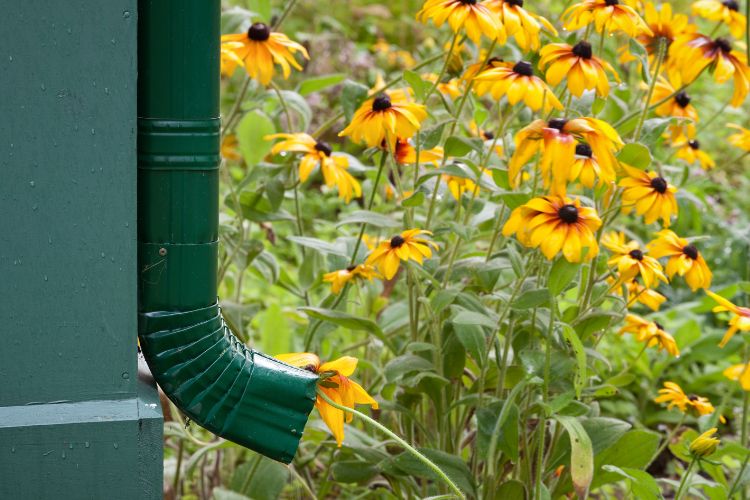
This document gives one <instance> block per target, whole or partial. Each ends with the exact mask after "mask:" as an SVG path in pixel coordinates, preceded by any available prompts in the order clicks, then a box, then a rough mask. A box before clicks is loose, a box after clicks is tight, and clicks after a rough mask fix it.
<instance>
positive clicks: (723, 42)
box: [714, 38, 732, 54]
mask: <svg viewBox="0 0 750 500" xmlns="http://www.w3.org/2000/svg"><path fill="white" fill-rule="evenodd" d="M714 45H716V46H717V47H719V48H720V49H721V51H722V52H724V53H725V54H729V53H730V52H732V44H731V43H729V40H727V39H726V38H717V39H716V40H714Z"/></svg>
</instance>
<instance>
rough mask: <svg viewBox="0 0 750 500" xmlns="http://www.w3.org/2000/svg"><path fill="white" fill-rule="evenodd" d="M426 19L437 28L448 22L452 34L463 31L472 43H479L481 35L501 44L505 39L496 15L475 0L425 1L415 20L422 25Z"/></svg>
mask: <svg viewBox="0 0 750 500" xmlns="http://www.w3.org/2000/svg"><path fill="white" fill-rule="evenodd" d="M428 19H432V22H434V23H435V26H438V27H440V26H442V25H443V23H444V22H445V21H448V25H450V27H451V30H453V32H454V33H459V32H461V31H462V30H463V31H465V32H466V36H468V37H469V39H471V40H472V41H473V42H474V43H479V39H480V38H481V37H482V35H484V36H486V37H487V38H489V39H490V40H495V39H497V41H498V42H499V43H501V44H502V43H505V40H506V39H507V35H506V33H505V28H504V27H503V25H502V24H501V23H500V19H499V18H498V16H497V14H496V13H494V12H492V11H491V10H490V9H488V8H487V6H486V5H485V4H484V3H482V2H478V1H477V0H427V1H426V2H425V3H424V5H423V6H422V9H421V10H420V11H419V12H417V20H418V21H420V22H423V23H424V22H427V20H428Z"/></svg>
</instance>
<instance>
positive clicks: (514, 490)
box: [495, 479, 528, 499]
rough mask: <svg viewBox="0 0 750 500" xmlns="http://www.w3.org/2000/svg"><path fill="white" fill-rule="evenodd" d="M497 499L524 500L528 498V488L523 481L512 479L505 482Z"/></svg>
mask: <svg viewBox="0 0 750 500" xmlns="http://www.w3.org/2000/svg"><path fill="white" fill-rule="evenodd" d="M495 498H508V499H516V498H517V499H524V498H528V495H526V486H524V484H523V483H522V482H521V481H517V480H515V479H511V480H509V481H506V482H504V483H503V484H501V485H500V487H499V488H498V489H497V494H496V495H495Z"/></svg>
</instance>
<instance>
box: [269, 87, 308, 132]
mask: <svg viewBox="0 0 750 500" xmlns="http://www.w3.org/2000/svg"><path fill="white" fill-rule="evenodd" d="M281 96H282V98H283V99H284V102H285V103H286V105H287V107H288V108H289V110H290V111H294V112H296V113H297V115H299V117H300V118H302V124H301V125H298V126H299V128H300V129H302V130H305V129H307V127H308V125H309V124H310V120H311V119H312V110H311V109H310V105H309V104H307V101H306V100H305V98H304V97H302V96H301V95H299V94H298V93H297V92H292V91H291V90H282V91H281ZM268 97H269V98H274V97H275V98H276V99H278V96H277V95H276V92H269V94H268ZM282 113H283V111H282ZM284 120H286V117H284ZM284 123H286V122H284Z"/></svg>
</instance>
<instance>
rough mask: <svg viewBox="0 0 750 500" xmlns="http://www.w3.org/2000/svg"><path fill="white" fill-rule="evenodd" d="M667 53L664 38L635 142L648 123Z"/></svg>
mask: <svg viewBox="0 0 750 500" xmlns="http://www.w3.org/2000/svg"><path fill="white" fill-rule="evenodd" d="M666 53H667V43H666V40H665V39H664V38H660V39H659V52H658V53H657V55H656V66H655V67H654V75H653V76H652V77H651V82H649V85H648V93H647V94H646V101H645V103H644V105H643V112H642V113H641V117H640V119H639V120H638V125H637V126H636V127H635V133H634V134H633V140H634V141H637V140H638V139H639V138H640V137H641V130H642V129H643V122H645V121H646V116H647V115H648V110H649V109H650V106H649V103H650V102H651V97H653V95H654V88H655V87H656V81H657V80H658V79H659V71H661V63H662V62H663V61H664V56H665V55H666Z"/></svg>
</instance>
